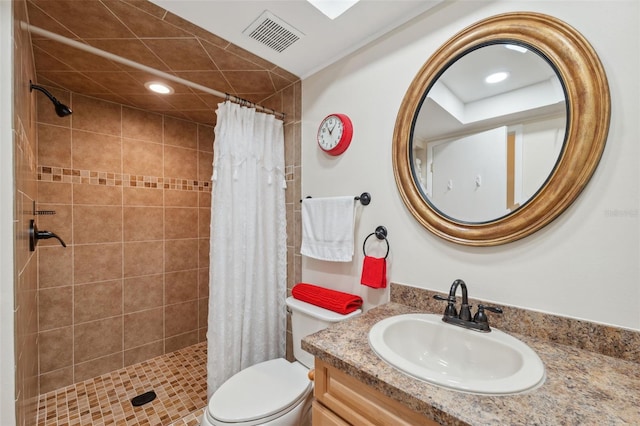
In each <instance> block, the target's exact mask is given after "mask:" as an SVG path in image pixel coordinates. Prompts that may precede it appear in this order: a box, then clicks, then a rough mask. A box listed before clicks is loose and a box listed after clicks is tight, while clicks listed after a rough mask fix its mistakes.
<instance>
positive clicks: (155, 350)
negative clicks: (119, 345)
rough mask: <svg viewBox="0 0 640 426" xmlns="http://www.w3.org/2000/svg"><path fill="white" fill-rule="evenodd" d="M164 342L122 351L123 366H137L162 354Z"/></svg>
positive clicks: (160, 341)
mask: <svg viewBox="0 0 640 426" xmlns="http://www.w3.org/2000/svg"><path fill="white" fill-rule="evenodd" d="M164 353H165V352H164V341H163V340H158V341H156V342H153V343H149V344H148V345H143V346H138V347H135V348H132V349H128V350H125V351H124V366H125V367H126V366H129V365H131V364H137V363H139V362H142V361H146V360H148V359H151V358H154V357H157V356H159V355H162V354H164Z"/></svg>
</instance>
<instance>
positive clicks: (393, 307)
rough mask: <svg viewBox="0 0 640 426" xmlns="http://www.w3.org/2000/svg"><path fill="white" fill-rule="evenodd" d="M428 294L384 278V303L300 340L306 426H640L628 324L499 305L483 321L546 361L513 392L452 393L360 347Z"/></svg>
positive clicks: (635, 348)
mask: <svg viewBox="0 0 640 426" xmlns="http://www.w3.org/2000/svg"><path fill="white" fill-rule="evenodd" d="M433 294H434V293H433V292H430V291H427V290H421V289H415V288H411V287H405V286H399V285H396V284H392V288H391V302H390V303H387V304H385V305H382V306H379V307H377V308H374V309H371V310H370V311H368V312H366V313H365V314H363V315H361V316H359V317H357V318H354V319H351V320H349V321H345V322H343V323H339V324H336V325H334V326H332V327H330V328H328V329H326V330H323V331H321V332H318V333H315V334H313V335H311V336H308V337H307V338H305V339H304V340H303V343H302V347H303V349H305V350H307V351H308V352H311V353H312V354H314V355H315V357H316V379H315V380H316V384H315V397H316V400H315V402H314V425H316V426H318V425H348V424H358V425H367V424H385V425H402V424H406V425H433V424H441V425H467V424H468V425H487V424H511V425H516V424H522V425H530V424H539V425H554V424H563V425H570V424H575V425H578V424H580V425H583V424H607V425H615V424H639V423H640V333H638V332H636V331H631V330H625V329H619V328H615V327H608V326H602V325H599V324H592V323H587V322H584V321H578V320H572V319H568V318H561V317H555V316H550V315H545V314H540V313H537V312H530V311H525V310H522V309H517V308H512V307H503V309H504V311H505V312H504V314H503V315H502V316H499V315H493V316H492V317H491V321H492V327H495V328H497V329H501V330H502V331H505V332H507V333H510V334H513V335H514V336H516V337H518V338H519V339H521V340H522V341H524V342H525V343H527V344H528V345H529V346H530V347H531V348H533V349H534V350H535V351H536V353H537V354H538V355H539V356H540V358H541V359H542V361H543V362H544V364H545V368H546V380H545V382H544V383H543V384H542V385H541V386H540V387H538V388H536V389H534V390H531V391H528V392H526V393H523V394H517V395H510V396H485V395H475V394H468V393H462V392H457V391H452V390H448V389H445V388H442V387H439V386H435V385H432V384H429V383H427V382H424V381H420V380H417V379H413V378H412V377H410V376H408V375H405V374H403V373H401V372H400V371H398V370H396V369H395V368H394V367H391V366H390V365H388V364H387V363H385V362H384V361H383V360H382V359H380V358H379V357H378V356H377V355H376V354H375V353H374V352H373V351H372V350H371V348H370V347H369V343H368V333H369V330H370V329H371V327H372V326H373V325H374V324H376V323H377V322H379V321H381V320H383V319H385V318H388V317H391V316H395V315H402V314H407V313H416V312H431V313H438V312H440V311H441V308H442V306H441V305H440V304H437V303H436V304H434V303H433V302H431V300H432V296H433ZM409 301H410V302H409ZM400 302H402V303H400ZM473 302H474V305H475V304H477V303H479V301H477V300H474V301H473ZM404 303H412V304H413V306H410V305H407V304H404ZM480 303H482V302H480ZM509 323H511V324H512V328H513V329H510V327H509V325H508V324H509ZM514 329H515V331H514Z"/></svg>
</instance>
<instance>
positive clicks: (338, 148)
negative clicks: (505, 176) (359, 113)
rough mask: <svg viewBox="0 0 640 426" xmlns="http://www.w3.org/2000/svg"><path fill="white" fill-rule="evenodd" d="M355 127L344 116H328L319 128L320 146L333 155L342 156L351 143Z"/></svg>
mask: <svg viewBox="0 0 640 426" xmlns="http://www.w3.org/2000/svg"><path fill="white" fill-rule="evenodd" d="M352 135H353V126H352V124H351V120H350V119H349V117H347V116H346V115H344V114H331V115H329V116H327V117H326V118H325V119H324V120H322V123H320V127H319V128H318V145H320V148H322V149H323V150H324V151H326V152H327V153H328V154H331V155H339V154H342V153H343V152H344V151H345V150H346V149H347V148H348V146H349V144H350V143H351V137H352Z"/></svg>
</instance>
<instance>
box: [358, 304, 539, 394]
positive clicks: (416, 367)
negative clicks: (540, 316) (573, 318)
mask: <svg viewBox="0 0 640 426" xmlns="http://www.w3.org/2000/svg"><path fill="white" fill-rule="evenodd" d="M369 344H370V346H371V348H372V349H373V351H374V352H375V353H376V354H377V355H378V356H379V357H380V358H382V359H383V360H384V361H386V362H387V363H389V364H391V365H392V366H394V367H396V368H397V369H399V370H400V371H402V372H404V373H406V374H408V375H410V376H412V377H415V378H417V379H421V380H424V381H427V382H429V383H432V384H435V385H439V386H443V387H446V388H449V389H455V390H458V391H463V392H470V393H478V394H489V395H511V394H515V393H520V392H525V391H528V390H530V389H533V388H535V387H537V386H539V385H540V384H542V383H543V382H544V379H545V369H544V364H543V363H542V360H540V357H538V355H537V354H536V353H535V352H534V351H533V349H531V348H530V347H529V346H527V345H526V344H525V343H524V342H522V341H520V340H518V339H516V338H515V337H513V336H510V335H508V334H506V333H504V332H502V331H500V330H496V329H492V331H491V332H490V333H481V332H478V331H473V330H468V329H465V328H462V327H458V326H455V325H452V324H447V323H445V322H443V321H442V316H440V315H434V314H407V315H398V316H394V317H390V318H386V319H384V320H382V321H380V322H378V323H377V324H375V325H374V326H373V327H372V328H371V331H370V332H369Z"/></svg>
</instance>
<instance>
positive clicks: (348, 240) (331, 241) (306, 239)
mask: <svg viewBox="0 0 640 426" xmlns="http://www.w3.org/2000/svg"><path fill="white" fill-rule="evenodd" d="M354 204H355V199H354V197H353V196H345V197H328V198H305V199H304V200H302V246H301V247H300V253H301V254H303V255H305V256H309V257H313V258H316V259H320V260H330V261H334V262H351V260H352V259H353V244H354V236H353V234H354V223H353V222H354V212H355V208H354Z"/></svg>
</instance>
